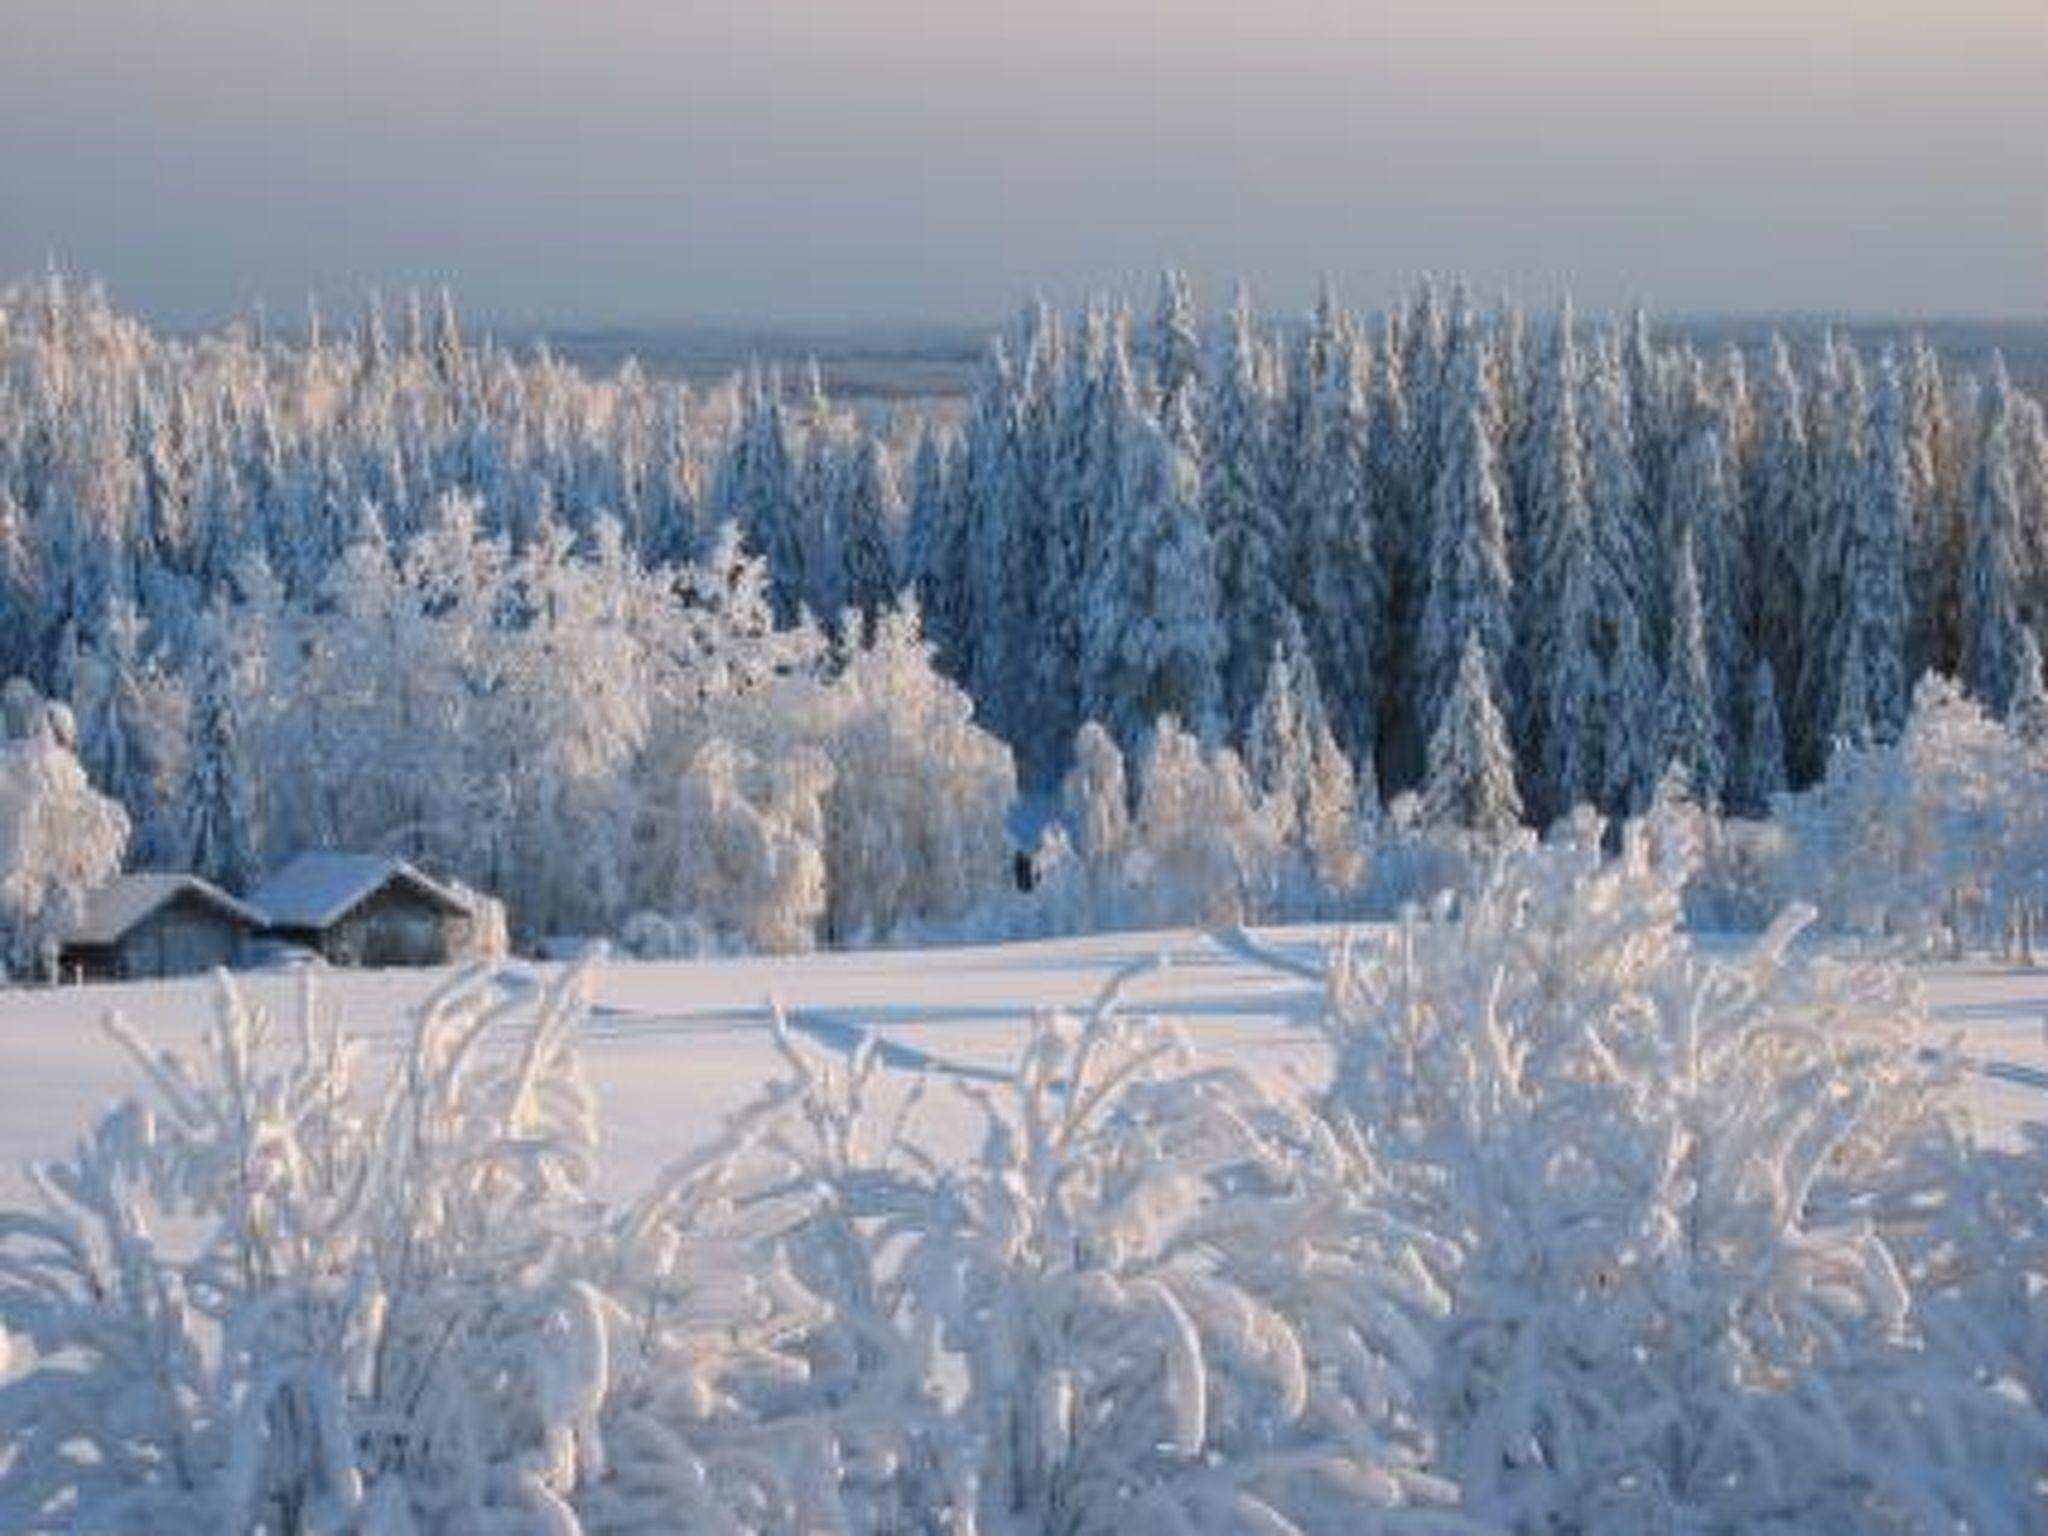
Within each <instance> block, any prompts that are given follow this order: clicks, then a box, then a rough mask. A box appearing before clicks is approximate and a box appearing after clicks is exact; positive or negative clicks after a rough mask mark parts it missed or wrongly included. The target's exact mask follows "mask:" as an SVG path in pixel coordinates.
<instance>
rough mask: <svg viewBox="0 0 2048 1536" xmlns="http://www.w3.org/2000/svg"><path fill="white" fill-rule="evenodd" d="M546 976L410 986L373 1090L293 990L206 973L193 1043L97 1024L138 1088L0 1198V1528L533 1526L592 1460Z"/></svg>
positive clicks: (581, 1116) (352, 1050)
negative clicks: (15, 1356)
mask: <svg viewBox="0 0 2048 1536" xmlns="http://www.w3.org/2000/svg"><path fill="white" fill-rule="evenodd" d="M577 985H578V983H577V982H576V981H575V980H574V979H571V980H568V981H565V982H564V983H562V984H561V985H560V986H558V987H557V988H556V989H555V990H554V991H552V992H551V993H550V994H549V995H548V996H547V997H546V998H545V999H544V1000H543V1001H542V1002H541V1003H540V1005H539V1006H538V1007H537V1008H535V1009H534V1010H532V1016H531V1018H530V1020H528V1021H527V1022H526V1023H525V1027H524V1028H523V1029H522V1030H520V1031H519V1032H518V1033H517V1037H516V1038H513V1039H505V1038H501V1036H503V1035H504V1034H505V1033H506V1026H507V1024H508V1023H509V1022H510V1019H511V1017H512V1016H513V1015H514V1014H524V1013H526V1012H527V1010H526V1009H525V1008H524V1007H523V1006H522V1005H520V1004H517V1003H507V1002H504V1001H502V1000H500V999H498V998H497V997H495V996H494V995H493V993H492V991H491V989H489V988H488V987H485V986H482V985H479V984H477V983H475V982H474V981H469V982H463V983H458V984H455V985H452V986H451V987H450V988H449V989H447V990H446V991H444V992H443V993H442V994H441V995H440V996H439V997H437V998H435V999H434V1000H433V1001H431V1002H430V1003H429V1004H427V1005H426V1006H424V1007H422V1009H421V1010H420V1011H419V1014H418V1015H417V1018H416V1021H415V1027H414V1030H413V1034H412V1038H411V1041H410V1044H409V1046H408V1048H407V1049H406V1050H405V1051H404V1052H402V1053H401V1056H400V1058H399V1061H398V1063H397V1065H396V1066H395V1067H394V1068H393V1069H392V1071H391V1072H390V1074H389V1075H388V1077H387V1079H386V1080H385V1081H384V1082H383V1083H382V1084H381V1085H377V1086H376V1087H375V1088H372V1087H370V1085H367V1084H365V1083H364V1082H363V1080H362V1065H363V1060H362V1050H361V1047H360V1045H359V1044H356V1043H353V1042H349V1041H345V1040H343V1039H341V1038H339V1037H338V1036H336V1035H333V1034H331V1033H328V1032H325V1031H323V1030H321V1029H320V1028H319V1027H318V1026H317V1024H316V1023H315V1017H316V1016H315V1012H314V1009H313V1005H312V998H311V994H310V991H309V992H308V994H307V997H306V999H305V1003H304V1007H303V1009H302V1011H301V1017H300V1019H299V1020H298V1024H297V1028H296V1030H294V1031H290V1032H286V1033H283V1034H282V1036H281V1035H280V1032H279V1031H278V1030H276V1028H275V1027H274V1026H273V1025H272V1023H271V1021H269V1020H268V1019H267V1018H266V1017H265V1016H264V1015H262V1014H261V1013H259V1012H257V1011H256V1010H254V1009H252V1008H250V1007H248V1006H247V1005H246V1004H245V1003H244V1002H243V1001H242V1000H241V999H240V998H239V997H238V996H237V995H236V994H235V993H234V992H232V991H231V990H229V991H225V992H224V993H223V997H222V1001H221V1004H220V1008H219V1012H218V1015H217V1018H216V1020H215V1022H214V1025H213V1027H212V1029H211V1030H210V1031H209V1032H208V1034H207V1037H206V1040H205V1042H204V1045H203V1048H202V1051H201V1053H200V1054H199V1055H197V1056H195V1057H191V1058H186V1057H180V1056H174V1055H170V1054H159V1053H158V1052H156V1051H154V1050H152V1049H151V1048H150V1047H148V1046H147V1045H145V1044H144V1043H143V1042H142V1041H141V1040H140V1039H139V1038H138V1037H136V1036H135V1035H133V1034H132V1033H131V1032H130V1031H129V1030H128V1029H127V1027H126V1026H125V1025H123V1024H121V1023H120V1022H119V1021H118V1020H115V1021H112V1024H111V1027H112V1029H113V1031H114V1033H115V1035H116V1036H117V1038H119V1039H120V1040H121V1041H122V1042H123V1043H124V1044H125V1045H127V1046H128V1048H129V1050H130V1051H131V1053H132V1054H133V1056H134V1057H135V1060H136V1061H137V1063H138V1064H139V1065H140V1066H141V1068H142V1069H143V1071H144V1073H145V1074H146V1076H147V1078H148V1080H149V1082H150V1085H151V1088H152V1090H153V1093H152V1101H151V1102H149V1103H147V1104H142V1103H131V1104H128V1105H125V1106H123V1107H122V1108H120V1109H117V1110H115V1111H113V1112H111V1113H110V1114H108V1115H107V1116H106V1117H105V1118H104V1119H102V1120H101V1122H100V1123H99V1125H98V1126H97V1127H95V1128H94V1130H93V1131H92V1133H91V1134H90V1135H89V1136H88V1137H87V1138H86V1140H85V1141H84V1142H83V1143H82V1144H81V1146H80V1148H79V1150H78V1151H77V1153H76V1154H74V1156H73V1157H71V1158H70V1159H68V1160H65V1161H61V1162H56V1163H50V1164H46V1165H44V1166H42V1167H41V1168H39V1169H37V1170H36V1181H37V1184H38V1186H39V1188H40V1189H41V1191H42V1193H43V1197H44V1210H43V1211H42V1212H41V1213H40V1214H27V1213H13V1214H10V1215H8V1216H7V1217H6V1218H5V1219H4V1221H0V1325H4V1327H5V1328H6V1330H7V1331H8V1332H9V1333H10V1334H14V1335H18V1336H20V1337H21V1338H23V1339H25V1340H26V1341H27V1342H28V1344H29V1345H30V1346H31V1347H32V1348H33V1350H34V1354H35V1363H34V1365H33V1366H32V1367H31V1368H30V1369H28V1370H27V1371H25V1372H24V1373H22V1374H21V1375H19V1376H18V1377H17V1378H16V1379H15V1380H13V1381H11V1382H9V1383H8V1384H7V1386H6V1387H5V1388H4V1389H0V1429H4V1436H0V1438H4V1439H5V1441H6V1443H7V1444H8V1445H9V1447H10V1450H11V1455H10V1456H9V1458H8V1461H7V1464H6V1467H5V1471H4V1474H0V1525H4V1526H5V1527H6V1528H8V1529H10V1530H48V1529H57V1528H64V1529H83V1530H106V1531H129V1530H133V1531H151V1532H156V1533H174V1532H187V1531H189V1532H194V1533H198V1532H212V1531H227V1530H233V1531H242V1530H266V1531H297V1530H306V1529H342V1528H348V1527H350V1526H352V1525H355V1524H359V1525H360V1526H361V1527H362V1528H363V1529H366V1530H377V1531H398V1530H407V1529H412V1528H414V1527H415V1525H417V1526H419V1527H423V1528H426V1529H447V1528H450V1527H466V1528H471V1529H475V1528H479V1527H481V1526H484V1525H486V1524H493V1523H494V1524H493V1528H495V1529H502V1530H508V1531H513V1530H530V1531H536V1532H539V1531H554V1530H558V1529H560V1528H561V1523H560V1517H561V1512H562V1511H563V1509H564V1507H565V1506H564V1500H565V1498H566V1497H567V1496H568V1495H569V1493H570V1491H571V1490H572V1489H573V1487H574V1486H575V1484H576V1482H577V1480H578V1478H579V1476H581V1475H583V1474H584V1473H586V1472H587V1471H588V1470H589V1469H590V1468H591V1467H592V1466H594V1465H595V1464H596V1463H597V1460H598V1457H599V1451H598V1442H597V1436H596V1411H597V1405H598V1403H599V1401H600V1398H601V1395H602V1392H603V1389H604V1375H603V1369H604V1368H603V1357H604V1347H603V1327H604V1325H603V1320H602V1316H601V1303H600V1300H599V1298H597V1297H596V1296H595V1295H594V1294H593V1293H592V1292H591V1290H590V1289H589V1288H588V1287H587V1286H586V1285H584V1284H583V1283H582V1281H581V1279H580V1278H579V1275H578V1267H579V1255H578V1253H577V1242H576V1232H577V1229H578V1227H579V1225H580V1224H581V1223H582V1221H583V1219H584V1218H583V1215H582V1212H583V1210H584V1207H585V1205H586V1203H587V1200H588V1196H587V1193H586V1190H585V1180H586V1179H587V1177H588V1175H589V1171H590V1155H591V1150H592V1145H593V1136H594V1129H593V1121H592V1115H591V1105H590V1101H589V1097H588V1094H587V1092H586V1090H585V1089H584V1086H583V1083H582V1079H581V1077H580V1075H579V1073H578V1072H577V1070H576V1068H575V1065H574V1060H573V1057H572V1056H571V1055H570V1053H569V1042H568V1039H567V1034H566V1031H567V1030H568V1028H569V1026H570V1024H571V1022H572V1020H573V1019H574V1017H575V1014H576V1012H577V1008H576V1002H575V989H576V987H577Z"/></svg>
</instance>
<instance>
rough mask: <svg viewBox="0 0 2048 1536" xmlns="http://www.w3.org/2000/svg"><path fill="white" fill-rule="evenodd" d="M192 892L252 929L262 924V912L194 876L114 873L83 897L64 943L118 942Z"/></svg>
mask: <svg viewBox="0 0 2048 1536" xmlns="http://www.w3.org/2000/svg"><path fill="white" fill-rule="evenodd" d="M183 895H191V896H194V897H197V898H198V899H199V900H200V901H202V902H204V903H206V905H208V906H210V907H212V908H214V909H215V910H216V911H218V912H220V913H222V914H223V915H224V916H227V917H230V918H233V919H234V920H235V921H236V922H240V923H246V924H247V925H248V926H249V927H251V928H261V927H262V926H263V922H264V919H263V914H262V913H260V912H258V911H256V910H255V909H254V908H253V907H251V906H249V905H247V904H246V903H244V902H239V901H237V900H235V898H234V897H232V896H230V895H229V894H228V893H227V892H226V891H224V890H222V889H221V888H220V887H219V886H217V885H214V884H212V883H211V882H209V881H206V880H202V879H200V878H199V877H198V876H197V875H178V874H158V873H143V874H134V875H117V876H115V877H114V878H113V879H112V880H110V881H108V882H107V883H106V884H105V885H103V886H101V887H100V888H99V889H98V890H96V891H94V892H93V893H92V894H91V895H90V896H88V897H87V898H86V900H85V915H84V917H82V918H80V919H79V921H78V925H77V927H75V928H73V929H72V930H71V931H70V932H69V933H67V934H65V935H64V942H65V943H66V944H76V945H85V946H93V947H97V946H102V945H108V944H118V943H120V942H121V940H122V939H123V938H125V937H127V935H128V934H130V933H132V932H133V931H134V930H135V928H136V926H137V925H138V924H140V923H142V922H144V921H146V920H147V919H148V918H150V917H151V916H153V915H154V914H155V913H157V912H159V911H161V910H162V909H163V908H165V907H167V906H169V905H170V904H171V903H172V902H173V901H175V900H177V898H178V897H180V896H183Z"/></svg>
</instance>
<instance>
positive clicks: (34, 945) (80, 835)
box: [0, 678, 128, 976]
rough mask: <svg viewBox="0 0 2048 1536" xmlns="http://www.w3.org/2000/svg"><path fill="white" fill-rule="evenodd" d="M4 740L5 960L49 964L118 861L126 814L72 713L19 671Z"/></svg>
mask: <svg viewBox="0 0 2048 1536" xmlns="http://www.w3.org/2000/svg"><path fill="white" fill-rule="evenodd" d="M5 715H6V731H5V739H4V740H0V965H4V966H5V967H6V969H7V970H9V971H12V972H13V973H14V974H16V975H21V976H25V975H30V974H35V973H38V972H40V971H42V970H44V969H45V967H46V965H47V962H48V960H49V959H50V958H51V953H50V952H51V951H52V950H53V949H54V946H55V945H56V943H57V941H58V940H59V939H60V938H61V937H62V935H63V933H64V931H65V929H67V928H69V927H70V926H71V925H72V924H73V923H75V922H76V921H77V920H78V918H79V917H80V916H81V915H83V912H84V906H85V898H86V896H87V894H88V893H90V892H91V891H92V889H93V888H94V887H95V886H98V885H100V884H102V883H103V882H104V881H106V880H107V879H109V878H110V877H111V876H112V875H113V874H114V873H115V872H116V871H117V870H119V869H120V867H121V854H122V850H123V849H124V848H126V846H127V843H128V817H127V814H126V813H125V812H124V811H123V810H122V809H121V807H120V806H119V805H118V804H116V803H115V802H114V801H112V800H109V799H107V798H106V797H105V796H104V795H102V794H100V793H99V792H98V791H97V790H96V789H94V788H93V786H92V784H91V783H90V782H89V781H88V780H87V779H86V776H85V770H84V769H83V768H82V767H81V766H80V765H79V762H78V757H77V755H76V750H75V749H76V741H75V728H74V727H73V725H72V722H71V712H70V711H69V710H67V709H65V708H64V707H63V706H62V705H58V704H47V703H45V702H44V701H43V700H42V699H41V698H40V697H39V696H38V695H37V693H36V691H35V690H34V689H33V688H32V687H30V686H29V685H28V683H27V682H25V681H24V680H23V679H21V678H11V679H9V680H8V683H7V686H6V690H5Z"/></svg>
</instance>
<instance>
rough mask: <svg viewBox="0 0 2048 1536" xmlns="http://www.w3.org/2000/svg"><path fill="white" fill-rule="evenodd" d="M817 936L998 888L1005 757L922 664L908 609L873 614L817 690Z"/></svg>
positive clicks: (893, 922)
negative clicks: (820, 713)
mask: <svg viewBox="0 0 2048 1536" xmlns="http://www.w3.org/2000/svg"><path fill="white" fill-rule="evenodd" d="M823 703H824V708H825V713H826V716H827V724H826V726H825V729H824V732H823V737H824V739H823V740H822V742H821V743H820V745H821V747H822V748H823V750H824V751H826V753H827V754H828V755H829V756H830V758H831V761H832V763H833V765H834V768H835V770H836V771H835V773H834V775H833V779H832V788H831V791H830V793H829V795H828V796H827V800H826V817H825V865H826V879H827V887H828V892H829V896H828V902H827V913H826V927H827V932H828V933H829V934H830V935H831V936H832V937H834V938H837V939H842V940H844V939H850V938H853V937H856V936H861V935H871V936H887V935H890V934H893V933H896V932H898V931H900V930H902V929H903V928H905V927H906V925H909V924H913V923H918V924H942V923H946V922H950V921H954V920H957V919H959V918H962V917H964V916H965V915H966V914H967V913H969V912H970V911H972V910H973V909H974V908H975V907H977V906H979V905H981V904H982V903H984V902H988V901H991V900H993V899H995V898H997V897H999V896H1001V895H1002V894H1003V893H1004V892H1005V891H1006V890H1007V889H1008V887H1009V880H1010V846H1009V839H1008V836H1007V835H1006V833H1005V830H1004V818H1005V817H1006V816H1007V815H1008V814H1009V809H1010V804H1011V802H1012V801H1013V800H1015V799H1016V796H1017V778H1016V771H1015V769H1014V768H1013V766H1012V764H1011V761H1010V752H1009V749H1008V748H1007V747H1005V746H1004V745H1003V744H1002V743H1001V742H1000V741H998V740H997V739H996V738H995V737H994V736H991V735H990V734H989V733H988V732H987V731H985V730H983V729H982V728H981V727H980V726H978V725H977V724H976V723H975V721H974V706H973V704H972V702H971V701H970V700H969V698H968V697H967V695H966V694H965V693H964V692H962V691H961V689H960V688H958V687H957V686H955V685H954V684H953V683H952V682H950V681H948V680H947V679H946V678H945V677H944V676H942V675H941V674H940V673H939V672H938V670H937V669H936V668H935V667H934V666H933V665H932V657H931V648H930V646H929V645H927V644H926V643H925V641H924V639H923V636H922V633H921V630H920V621H919V617H918V613H917V609H916V607H915V606H914V605H906V606H905V607H903V608H899V609H896V610H893V611H890V612H887V613H884V614H881V615H878V616H877V618H876V620H875V623H874V637H873V640H872V641H871V643H870V644H868V645H867V646H866V647H864V648H862V649H861V650H859V651H857V652H856V653H855V654H854V655H853V656H852V657H851V658H850V659H849V660H848V662H847V665H846V667H845V669H844V670H843V671H842V672H841V673H840V675H839V676H838V677H837V678H836V679H834V681H833V685H832V687H831V688H830V689H829V690H828V691H827V692H826V694H825V696H824V700H823Z"/></svg>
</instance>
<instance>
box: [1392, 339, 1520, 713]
mask: <svg viewBox="0 0 2048 1536" xmlns="http://www.w3.org/2000/svg"><path fill="white" fill-rule="evenodd" d="M1456 366H1457V368H1458V370H1459V371H1458V374H1457V376H1456V379H1455V381H1454V394H1453V400H1454V403H1452V404H1449V405H1447V406H1446V408H1445V409H1446V412H1447V415H1446V417H1445V423H1446V424H1445V426H1444V428H1443V453H1442V456H1441V463H1440V464H1439V466H1438V469H1437V476H1436V481H1435V485H1434V487H1433V489H1432V492H1431V502H1430V515H1431V521H1430V542H1429V554H1428V563H1427V567H1426V569H1425V571H1424V573H1423V583H1424V585H1423V593H1422V609H1421V618H1420V621H1419V623H1418V625H1417V628H1416V637H1415V643H1416V653H1415V656H1414V658H1413V662H1412V666H1413V669H1414V670H1413V672H1412V674H1411V677H1412V679H1413V680H1412V682H1411V687H1413V688H1414V689H1415V690H1416V692H1417V694H1418V696H1419V698H1420V700H1421V717H1422V720H1423V722H1424V725H1425V730H1426V734H1427V737H1428V738H1429V739H1432V740H1433V739H1434V736H1435V733H1436V731H1437V730H1438V728H1439V722H1440V721H1441V719H1442V716H1443V713H1444V711H1445V709H1446V708H1447V707H1448V703H1447V701H1448V700H1449V699H1450V698H1451V697H1452V695H1453V694H1454V693H1455V692H1456V691H1457V689H1458V686H1459V672H1460V668H1461V665H1462V657H1463V655H1464V652H1465V650H1466V649H1467V647H1468V645H1469V644H1470V643H1471V642H1473V641H1475V640H1476V641H1477V642H1478V644H1479V645H1480V647H1481V648H1482V649H1483V650H1484V652H1485V654H1486V655H1487V657H1488V658H1489V665H1490V666H1494V667H1498V666H1500V665H1502V664H1503V663H1504V661H1505V658H1507V657H1508V655H1509V654H1510V648H1511V646H1512V644H1513V639H1514V632H1513V625H1512V619H1511V614H1510V610H1509V601H1510V596H1511V590H1510V589H1511V585H1512V578H1511V577H1510V574H1509V571H1508V549H1507V521H1506V518H1507V506H1506V501H1505V499H1504V497H1503V495H1502V491H1501V484H1500V476H1499V468H1498V463H1497V460H1496V456H1495V452H1494V445H1493V431H1492V428H1491V425H1490V422H1491V420H1492V418H1493V415H1494V412H1495V405H1494V402H1493V399H1492V391H1491V388H1490V385H1489V383H1488V380H1489V379H1490V377H1491V375H1490V372H1489V369H1488V367H1487V363H1486V349H1485V344H1484V342H1483V340H1482V339H1481V338H1479V337H1478V336H1477V335H1476V334H1475V335H1473V336H1472V337H1471V338H1470V339H1468V340H1467V341H1466V342H1465V343H1464V344H1463V345H1462V347H1461V349H1460V356H1459V361H1458V362H1457V364H1456ZM1500 681H1501V679H1500V678H1499V676H1498V675H1497V674H1496V676H1495V678H1494V680H1493V683H1492V686H1493V687H1494V688H1496V689H1498V687H1499V685H1500Z"/></svg>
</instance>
